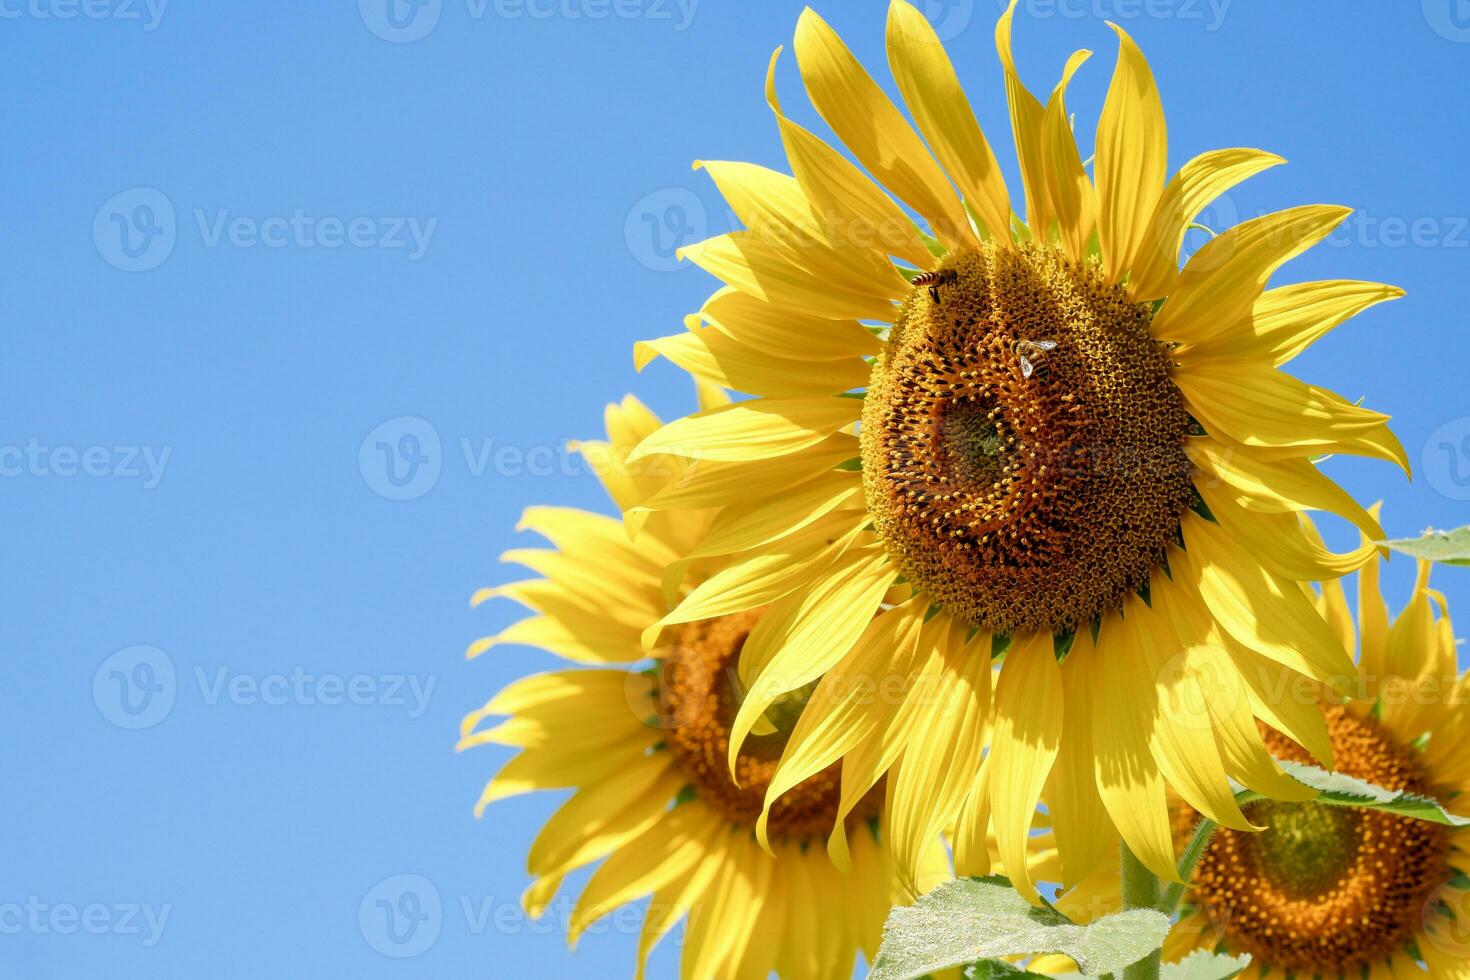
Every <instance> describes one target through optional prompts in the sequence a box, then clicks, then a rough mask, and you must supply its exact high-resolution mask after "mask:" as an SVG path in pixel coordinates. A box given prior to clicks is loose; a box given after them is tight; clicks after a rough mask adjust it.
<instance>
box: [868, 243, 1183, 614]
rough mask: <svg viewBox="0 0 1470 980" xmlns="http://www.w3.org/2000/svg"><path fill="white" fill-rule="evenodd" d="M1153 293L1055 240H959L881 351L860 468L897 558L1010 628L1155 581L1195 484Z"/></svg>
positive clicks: (1108, 606) (1117, 597)
mask: <svg viewBox="0 0 1470 980" xmlns="http://www.w3.org/2000/svg"><path fill="white" fill-rule="evenodd" d="M1151 319H1152V309H1151V307H1149V306H1148V305H1141V304H1137V303H1133V302H1131V301H1130V300H1129V299H1128V296H1127V294H1126V292H1125V291H1124V290H1123V288H1122V287H1120V286H1117V285H1111V284H1109V283H1107V282H1106V280H1105V279H1104V277H1103V275H1102V272H1101V271H1100V269H1099V268H1098V267H1097V266H1096V265H1095V264H1094V263H1092V262H1075V261H1072V260H1070V259H1068V258H1067V257H1066V256H1064V255H1063V253H1062V252H1061V251H1060V250H1058V249H1056V248H1054V247H1051V246H1045V245H1037V244H1025V245H1020V246H1015V245H1011V244H997V243H994V242H987V243H985V244H984V245H983V247H982V248H980V249H978V250H972V251H962V252H957V253H953V254H951V255H950V256H948V257H947V258H946V259H945V260H944V261H943V262H942V263H941V264H940V266H939V268H938V269H936V270H934V271H933V272H932V273H930V274H929V275H927V276H925V277H923V278H922V279H921V280H920V284H919V285H917V286H916V287H915V288H914V290H913V292H912V293H911V295H910V296H909V297H908V299H907V301H906V302H905V303H904V304H903V306H902V308H901V309H900V312H899V314H898V317H897V320H896V322H895V324H894V328H893V333H892V336H891V338H890V343H889V345H888V348H887V350H886V351H885V353H884V354H882V355H881V356H880V357H879V358H878V360H877V362H876V363H875V365H874V369H873V376H872V381H871V384H870V386H869V391H868V395H867V400H866V406H865V410H864V414H863V427H862V439H863V476H864V483H865V487H866V491H867V498H868V504H869V507H870V509H871V511H872V513H873V515H874V522H875V526H876V528H877V530H878V533H879V534H880V535H881V536H882V538H883V540H884V542H885V544H886V545H887V547H888V550H889V552H890V554H891V555H892V557H893V559H894V561H895V562H896V563H897V564H898V565H899V566H900V567H901V568H902V569H903V571H904V572H905V574H906V575H907V576H908V577H909V578H910V579H912V580H913V581H914V582H915V583H917V584H918V585H920V586H922V587H923V588H924V589H925V590H927V591H928V592H929V593H930V594H931V595H932V596H933V597H934V599H935V600H936V601H937V602H938V603H939V604H940V605H942V606H943V607H944V608H945V609H947V610H948V611H949V612H951V613H953V614H955V615H957V616H960V617H962V618H964V619H967V620H968V621H969V622H970V623H971V624H973V625H975V626H978V627H981V628H983V629H987V630H990V631H992V632H995V633H1013V632H1017V631H1050V632H1053V633H1060V632H1065V631H1069V630H1075V629H1077V628H1078V627H1079V626H1081V625H1084V624H1089V623H1091V622H1092V621H1094V620H1095V619H1097V618H1098V617H1099V616H1101V615H1102V614H1103V613H1105V612H1107V611H1109V610H1112V609H1115V608H1117V607H1118V606H1119V605H1120V604H1121V603H1122V601H1123V600H1124V599H1125V598H1126V597H1127V595H1128V594H1129V593H1130V592H1133V591H1135V590H1137V589H1139V588H1141V587H1143V586H1145V585H1146V584H1147V582H1148V580H1149V577H1150V575H1151V574H1152V573H1153V572H1154V570H1156V569H1158V568H1159V567H1160V566H1161V564H1162V563H1163V561H1164V555H1165V551H1166V549H1167V547H1168V546H1169V545H1170V544H1171V543H1172V542H1175V541H1177V539H1178V535H1179V518H1180V515H1181V514H1182V513H1183V511H1184V510H1185V508H1186V507H1188V506H1189V504H1190V502H1191V500H1192V499H1193V487H1192V485H1191V482H1190V474H1191V467H1190V464H1189V460H1188V459H1187V457H1186V456H1185V453H1184V443H1185V440H1186V439H1187V437H1188V436H1189V433H1190V431H1191V420H1190V418H1189V415H1188V413H1186V412H1185V410H1184V407H1183V404H1182V399H1181V396H1180V393H1179V390H1178V389H1177V388H1176V387H1175V385H1174V384H1173V382H1172V380H1171V377H1170V375H1171V365H1170V362H1169V357H1168V350H1167V348H1166V346H1165V345H1163V344H1160V343H1159V342H1157V341H1155V340H1154V339H1153V337H1152V336H1151V335H1150V334H1149V324H1150V321H1151Z"/></svg>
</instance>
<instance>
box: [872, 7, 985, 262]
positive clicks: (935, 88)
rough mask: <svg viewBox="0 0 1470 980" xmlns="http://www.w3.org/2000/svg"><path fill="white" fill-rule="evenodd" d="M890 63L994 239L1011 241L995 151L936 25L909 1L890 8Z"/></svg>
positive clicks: (908, 100)
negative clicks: (982, 127)
mask: <svg viewBox="0 0 1470 980" xmlns="http://www.w3.org/2000/svg"><path fill="white" fill-rule="evenodd" d="M888 64H889V66H890V67H891V68H892V70H893V77H894V79H895V80H896V81H897V82H898V89H899V91H900V92H902V93H903V100H904V103H905V104H906V105H907V106H908V107H909V112H910V113H911V114H912V115H913V117H914V121H915V122H916V123H917V124H918V126H919V131H920V132H921V133H923V134H924V139H925V140H927V141H928V143H929V146H930V147H932V148H933V150H934V155H935V156H937V157H938V158H939V162H940V163H941V164H943V166H944V168H945V170H946V171H948V173H949V176H950V178H951V179H953V180H954V182H955V184H956V186H958V187H959V189H960V193H961V194H962V195H963V196H964V199H965V202H966V203H967V204H969V206H970V208H971V210H973V211H974V213H975V214H976V216H977V217H978V218H979V221H980V223H981V225H982V226H983V227H984V229H985V231H986V232H988V234H989V236H990V237H991V238H993V239H998V240H999V241H1002V242H1004V241H1007V240H1009V238H1010V226H1011V200H1010V195H1009V194H1008V193H1007V191H1006V185H1005V178H1004V177H1003V176H1002V175H1001V172H1000V164H999V163H998V162H997V161H996V158H995V152H994V151H993V150H991V148H990V143H989V142H988V141H987V140H986V139H985V134H984V133H983V132H981V130H980V125H979V123H977V122H976V121H975V113H974V112H973V111H972V110H971V109H970V102H969V99H967V98H966V97H965V92H964V89H963V88H961V87H960V82H959V78H958V77H956V75H955V71H954V66H953V65H951V64H950V61H949V56H948V55H946V54H945V53H944V45H943V44H941V43H940V41H939V37H938V35H936V34H935V33H934V28H933V27H932V26H930V24H929V21H928V20H927V19H926V18H925V17H924V15H923V14H921V13H919V11H918V10H916V9H914V8H913V7H912V6H910V5H909V4H908V3H906V2H903V0H895V2H893V3H891V4H890V5H889V7H888Z"/></svg>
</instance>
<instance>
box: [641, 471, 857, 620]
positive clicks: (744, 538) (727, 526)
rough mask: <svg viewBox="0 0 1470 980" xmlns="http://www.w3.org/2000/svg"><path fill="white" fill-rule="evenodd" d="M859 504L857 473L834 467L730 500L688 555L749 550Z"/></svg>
mask: <svg viewBox="0 0 1470 980" xmlns="http://www.w3.org/2000/svg"><path fill="white" fill-rule="evenodd" d="M862 506H863V483H862V479H861V478H860V477H859V476H858V474H856V473H847V472H843V471H840V470H835V471H833V472H831V473H825V474H822V475H821V476H818V477H817V478H816V479H814V480H809V481H807V482H806V483H803V484H800V485H799V486H796V487H793V488H791V489H790V490H787V491H786V492H785V493H783V494H781V495H780V496H776V497H763V498H757V499H755V500H752V501H750V502H749V503H740V504H731V505H730V506H729V507H726V508H725V509H724V510H723V511H722V512H721V513H720V516H719V517H717V518H716V519H715V522H714V523H713V524H712V525H710V529H709V534H708V535H706V536H705V538H704V540H702V541H701V542H700V543H699V545H698V547H696V548H695V549H694V551H693V552H691V553H690V555H689V557H690V558H706V557H710V556H713V555H728V554H731V553H733V552H738V551H749V550H751V549H752V548H759V547H761V546H762V545H766V544H769V543H771V542H772V541H775V540H777V539H779V538H784V537H786V536H787V535H790V534H794V533H796V532H797V531H800V530H802V529H803V528H806V527H810V526H811V525H812V524H813V523H815V522H816V521H818V520H820V519H821V518H823V517H826V516H827V515H828V514H830V513H832V512H833V511H837V510H859V509H861V508H862ZM645 622H646V620H645Z"/></svg>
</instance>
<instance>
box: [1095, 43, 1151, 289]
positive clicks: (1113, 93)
mask: <svg viewBox="0 0 1470 980" xmlns="http://www.w3.org/2000/svg"><path fill="white" fill-rule="evenodd" d="M1108 26H1109V27H1111V28H1112V29H1113V31H1114V32H1115V33H1117V35H1118V64H1117V66H1116V67H1115V68H1114V69H1113V81H1112V84H1110V85H1109V86H1108V96H1107V100H1106V101H1105V102H1104V103H1103V110H1102V116H1101V117H1100V118H1099V119H1098V124H1097V164H1096V172H1097V196H1098V227H1097V230H1098V237H1099V240H1100V242H1101V245H1102V262H1103V271H1104V272H1105V273H1107V276H1108V278H1109V279H1110V280H1112V281H1114V282H1117V281H1119V280H1121V279H1122V278H1123V277H1124V275H1126V274H1127V273H1128V271H1129V270H1130V269H1132V268H1133V265H1134V261H1135V259H1136V258H1137V257H1138V256H1139V255H1140V253H1142V252H1143V251H1144V247H1145V243H1146V241H1147V235H1148V226H1149V221H1150V220H1151V219H1152V217H1153V213H1154V209H1155V208H1156V207H1157V206H1158V202H1159V198H1160V197H1161V196H1162V194H1163V189H1164V179H1165V177H1166V175H1167V173H1168V167H1169V160H1168V153H1169V141H1168V138H1167V135H1166V130H1165V126H1164V105H1163V102H1162V101H1160V99H1159V90H1158V87H1157V86H1156V85H1155V84H1154V76H1153V72H1152V71H1150V70H1149V67H1148V61H1147V59H1145V58H1144V56H1143V52H1142V51H1140V50H1139V49H1138V45H1137V44H1135V43H1133V39H1132V38H1131V37H1129V36H1128V34H1127V33H1126V32H1125V31H1124V30H1123V29H1122V28H1121V27H1119V26H1118V25H1117V24H1113V23H1109V24H1108Z"/></svg>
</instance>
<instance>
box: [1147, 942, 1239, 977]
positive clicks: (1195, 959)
mask: <svg viewBox="0 0 1470 980" xmlns="http://www.w3.org/2000/svg"><path fill="white" fill-rule="evenodd" d="M1250 965H1251V958H1250V957H1249V956H1225V955H1222V954H1219V953H1211V952H1209V951H1208V950H1203V949H1202V950H1200V951H1199V952H1197V953H1191V954H1189V955H1188V956H1186V957H1184V959H1182V960H1180V961H1179V962H1178V963H1165V964H1164V971H1163V975H1162V977H1161V980H1230V978H1231V977H1234V976H1238V975H1239V974H1240V973H1241V972H1242V971H1243V970H1245V968H1246V967H1248V966H1250Z"/></svg>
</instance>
